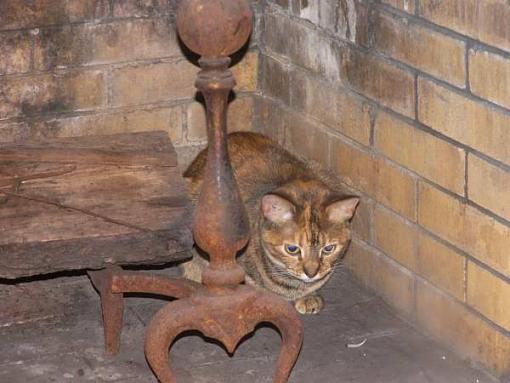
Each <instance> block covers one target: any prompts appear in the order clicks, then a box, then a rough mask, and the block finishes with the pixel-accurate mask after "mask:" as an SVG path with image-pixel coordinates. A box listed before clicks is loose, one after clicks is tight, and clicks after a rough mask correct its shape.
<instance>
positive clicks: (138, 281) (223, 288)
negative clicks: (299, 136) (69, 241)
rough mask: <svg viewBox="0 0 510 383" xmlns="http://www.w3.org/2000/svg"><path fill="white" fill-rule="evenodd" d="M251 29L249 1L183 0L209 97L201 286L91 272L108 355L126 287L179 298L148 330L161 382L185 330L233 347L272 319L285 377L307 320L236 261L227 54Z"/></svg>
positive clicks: (196, 225)
mask: <svg viewBox="0 0 510 383" xmlns="http://www.w3.org/2000/svg"><path fill="white" fill-rule="evenodd" d="M251 27H252V13H251V10H250V8H249V6H248V4H247V3H246V1H245V0H182V1H181V5H180V8H179V12H178V16H177V28H178V32H179V35H180V37H181V39H182V41H183V42H184V43H185V44H186V45H187V46H188V47H189V48H190V49H191V50H193V51H194V52H196V53H198V54H200V55H201V56H202V58H201V59H200V61H199V64H200V66H201V68H202V70H201V71H200V73H199V75H198V79H197V81H196V86H197V88H198V89H199V90H200V92H202V94H203V95H204V98H205V102H206V108H207V129H208V141H209V149H208V156H207V165H206V175H205V179H204V184H203V188H202V191H201V194H200V198H199V203H198V206H197V209H196V211H195V216H194V221H193V234H194V237H195V241H196V243H197V244H198V245H199V246H200V248H201V249H203V250H204V251H206V252H207V253H208V254H209V256H210V264H209V267H208V268H207V269H206V270H205V271H204V273H203V276H202V280H203V285H201V284H197V283H194V282H191V281H187V280H183V279H172V278H166V277H162V276H154V275H147V274H138V273H132V272H124V271H122V270H121V269H119V268H113V267H112V268H110V269H106V270H102V271H95V272H90V273H89V274H90V277H91V280H92V282H93V283H94V285H95V286H96V288H97V289H98V291H99V292H100V295H101V304H102V308H103V321H104V330H105V344H106V349H107V351H108V352H109V353H116V352H118V350H119V344H120V331H121V327H122V313H123V296H122V294H123V293H127V292H144V293H153V294H158V295H163V296H171V297H176V298H182V299H180V300H177V301H174V302H171V303H169V304H167V305H166V306H165V307H163V308H162V309H161V310H160V311H159V312H158V313H157V314H156V315H155V317H154V318H153V320H152V321H151V323H150V325H149V327H148V329H147V333H146V338H145V354H146V357H147V360H148V362H149V364H150V366H151V368H152V370H153V371H154V373H155V375H156V376H157V377H158V379H159V380H160V381H161V382H163V383H174V382H176V380H175V376H174V374H173V372H172V369H171V367H170V364H169V348H170V346H171V345H172V342H173V341H174V340H175V338H176V337H177V336H178V335H179V334H181V333H183V332H185V331H188V330H198V331H200V332H201V333H202V334H204V335H205V336H207V337H210V338H214V339H217V340H219V341H221V342H222V343H223V344H224V345H225V347H226V348H227V350H228V351H229V352H230V353H233V352H234V350H235V348H236V346H237V344H238V343H239V341H240V340H241V339H242V338H243V337H244V336H245V335H247V334H249V333H251V332H252V331H254V329H255V326H256V325H257V324H259V323H262V322H266V323H271V324H273V325H275V326H276V328H277V329H278V330H279V331H280V334H281V336H282V348H281V351H280V357H279V359H278V363H277V368H276V372H275V374H274V378H273V382H275V383H284V382H286V381H287V379H288V376H289V374H290V371H291V369H292V367H293V366H294V363H295V361H296V359H297V357H298V354H299V351H300V349H301V345H302V341H303V325H302V322H301V319H300V317H299V314H298V313H297V312H296V311H295V309H294V308H293V306H292V305H291V304H290V303H288V302H287V301H285V300H283V299H282V298H280V297H278V296H276V295H274V294H272V293H269V292H266V291H263V290H261V289H255V288H253V287H250V286H247V285H244V284H243V282H244V278H245V274H244V271H243V270H242V268H241V267H240V266H239V265H238V264H237V263H236V260H235V257H236V254H237V252H238V251H240V250H241V249H242V248H243V247H245V246H246V244H247V242H248V239H249V227H248V219H247V215H246V212H245V210H244V206H243V204H242V200H241V198H240V195H239V191H238V189H237V185H236V182H235V179H234V176H233V172H232V168H231V165H230V160H229V157H228V151H227V140H226V130H227V129H226V111H227V103H228V96H229V94H230V92H231V90H232V88H233V87H234V86H235V80H234V77H233V75H232V73H231V71H230V70H229V69H228V66H229V63H230V58H229V57H228V56H229V55H231V54H232V53H234V52H236V51H237V50H239V49H240V48H241V47H242V46H243V45H244V43H245V42H246V41H247V39H248V37H249V35H250V32H251Z"/></svg>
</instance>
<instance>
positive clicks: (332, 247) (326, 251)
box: [322, 245, 336, 254]
mask: <svg viewBox="0 0 510 383" xmlns="http://www.w3.org/2000/svg"><path fill="white" fill-rule="evenodd" d="M335 249H336V245H327V246H324V247H323V248H322V253H323V254H331V253H332V252H333V251H335Z"/></svg>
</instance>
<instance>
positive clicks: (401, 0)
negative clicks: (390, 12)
mask: <svg viewBox="0 0 510 383" xmlns="http://www.w3.org/2000/svg"><path fill="white" fill-rule="evenodd" d="M382 3H383V4H388V5H391V6H392V7H395V8H398V9H401V10H402V11H406V12H408V13H414V11H415V6H414V0H382Z"/></svg>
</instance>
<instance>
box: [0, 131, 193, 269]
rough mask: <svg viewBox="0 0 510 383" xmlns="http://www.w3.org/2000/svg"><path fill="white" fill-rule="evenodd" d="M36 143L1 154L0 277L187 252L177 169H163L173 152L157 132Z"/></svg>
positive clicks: (187, 219)
mask: <svg viewBox="0 0 510 383" xmlns="http://www.w3.org/2000/svg"><path fill="white" fill-rule="evenodd" d="M118 136H120V137H118ZM41 145H42V144H40V143H38V144H28V145H27V146H26V147H24V148H23V149H22V150H21V151H20V152H17V153H18V154H16V155H11V156H10V157H8V156H7V155H6V153H5V152H4V153H3V154H0V278H17V277H21V276H27V275H35V274H40V273H49V272H56V271H62V270H67V269H90V268H100V267H102V266H104V264H105V262H109V263H119V264H127V263H137V264H140V263H154V262H156V263H161V262H165V261H171V260H175V259H181V258H182V257H183V254H184V253H185V252H186V251H187V250H189V249H190V248H191V246H192V238H191V230H190V226H191V214H190V211H189V203H188V199H187V196H186V192H185V187H184V181H183V179H182V177H181V175H180V172H179V170H178V168H177V167H176V166H172V165H169V164H171V161H169V159H171V157H172V156H174V155H175V151H174V150H173V148H172V145H171V143H170V141H169V140H168V137H167V136H166V134H165V137H162V136H161V134H160V133H159V132H156V133H154V132H149V133H141V134H123V135H115V136H103V137H100V138H98V137H86V138H85V139H83V140H82V138H74V139H65V140H55V141H52V142H50V143H45V144H44V145H47V146H46V147H45V148H41ZM61 145H62V146H64V148H63V147H62V146H61ZM72 145H75V146H76V147H77V148H79V149H76V151H75V150H73V149H72ZM90 148H92V149H90ZM1 150H2V148H1V147H0V151H1ZM97 150H101V151H104V154H105V156H104V157H101V156H98V155H97ZM121 150H124V152H122V151H121ZM152 150H154V152H151V151H152ZM30 152H32V154H34V153H35V155H32V156H31V155H30ZM43 152H45V153H46V154H48V155H46V154H45V155H44V156H42V157H41V156H40V154H41V153H43ZM65 152H68V153H71V155H70V158H69V159H66V158H65V156H64V153H65ZM19 153H21V154H19ZM55 153H57V154H55ZM76 153H78V154H76ZM112 153H114V156H113V157H112ZM2 155H3V156H4V157H2ZM117 155H118V156H117ZM79 156H82V157H83V158H82V159H81V160H80V161H77V159H78V157H79ZM115 156H117V157H115ZM5 158H8V159H7V160H6V159H5ZM20 158H22V160H21V161H18V160H19V159H20ZM112 158H123V161H122V162H121V161H118V162H112V161H111V159H112ZM48 159H49V160H48ZM124 159H125V161H124ZM147 159H150V161H148V160H147ZM157 160H161V162H158V161H157ZM101 161H102V162H101ZM162 164H163V165H162ZM137 241H138V242H137ZM139 242H140V243H139ZM130 249H131V250H132V251H130ZM172 254H173V255H172ZM105 257H107V258H108V261H105V259H104V258H105Z"/></svg>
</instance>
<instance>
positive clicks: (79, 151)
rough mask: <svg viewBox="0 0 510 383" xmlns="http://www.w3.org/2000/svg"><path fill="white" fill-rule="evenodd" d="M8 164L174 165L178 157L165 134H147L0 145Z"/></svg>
mask: <svg viewBox="0 0 510 383" xmlns="http://www.w3.org/2000/svg"><path fill="white" fill-rule="evenodd" d="M8 161H13V162H17V163H19V162H57V163H66V164H74V163H84V162H86V163H88V164H120V165H154V166H177V155H176V153H175V150H174V149H173V147H172V145H171V143H170V140H169V138H168V135H167V134H166V133H165V132H150V134H147V133H131V134H120V135H105V136H89V137H79V138H76V137H74V138H64V139H56V140H52V141H45V142H29V143H23V144H17V143H16V144H12V143H7V144H0V162H8Z"/></svg>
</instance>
